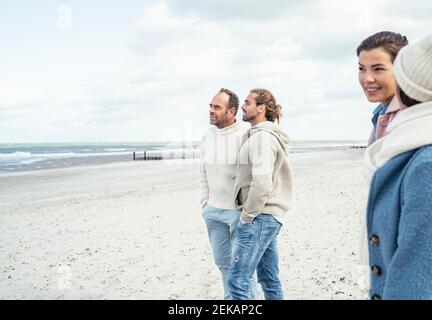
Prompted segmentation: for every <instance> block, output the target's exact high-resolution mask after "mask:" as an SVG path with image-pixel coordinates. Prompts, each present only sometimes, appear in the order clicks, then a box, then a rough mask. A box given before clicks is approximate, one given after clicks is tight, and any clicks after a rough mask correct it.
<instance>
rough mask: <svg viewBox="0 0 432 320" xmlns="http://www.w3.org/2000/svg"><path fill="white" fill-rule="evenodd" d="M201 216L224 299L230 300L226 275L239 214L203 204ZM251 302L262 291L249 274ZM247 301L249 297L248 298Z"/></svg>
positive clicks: (260, 294)
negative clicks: (220, 278)
mask: <svg viewBox="0 0 432 320" xmlns="http://www.w3.org/2000/svg"><path fill="white" fill-rule="evenodd" d="M202 215H203V218H204V220H205V223H206V225H207V231H208V236H209V240H210V245H211V247H212V250H213V259H214V261H215V263H216V265H217V266H218V268H219V270H220V272H221V275H222V282H223V287H224V299H227V300H229V299H231V295H230V293H229V290H228V274H229V267H230V264H231V256H232V240H233V238H234V232H235V229H236V226H237V222H238V219H239V217H240V212H238V211H231V210H223V209H218V208H213V207H211V206H209V205H208V204H205V205H204V207H203V209H202ZM250 286H251V296H250V298H251V299H252V300H259V299H260V296H262V290H261V289H260V286H259V284H258V281H257V277H256V273H255V272H252V274H251V284H250ZM248 299H249V296H248Z"/></svg>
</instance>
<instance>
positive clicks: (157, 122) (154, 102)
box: [0, 0, 432, 141]
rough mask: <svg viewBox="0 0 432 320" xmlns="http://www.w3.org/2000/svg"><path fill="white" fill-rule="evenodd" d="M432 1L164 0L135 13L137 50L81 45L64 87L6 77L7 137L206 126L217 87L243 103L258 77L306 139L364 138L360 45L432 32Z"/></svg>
mask: <svg viewBox="0 0 432 320" xmlns="http://www.w3.org/2000/svg"><path fill="white" fill-rule="evenodd" d="M428 9H429V11H431V10H430V9H432V8H431V3H430V2H429V1H428V2H426V1H410V3H408V4H407V3H405V2H402V1H401V0H397V1H390V0H383V1H380V2H377V1H372V0H364V1H362V2H361V4H359V5H356V6H353V5H349V4H347V3H346V2H342V1H340V0H329V1H327V0H326V1H307V2H305V3H304V2H298V1H296V2H294V1H282V0H281V1H269V2H266V3H265V4H264V3H263V2H262V1H255V0H254V1H246V0H245V1H225V0H224V1H216V0H214V1H213V0H212V1H206V2H203V1H194V0H187V1H171V0H168V1H159V2H157V3H155V4H152V5H150V6H148V7H146V8H145V10H143V13H142V15H141V16H140V18H139V19H138V20H137V21H130V28H131V29H130V34H132V35H133V36H132V37H131V41H130V48H129V50H130V51H129V53H128V54H127V55H124V56H119V57H118V58H117V57H115V56H114V55H113V54H112V53H111V55H110V56H109V59H107V58H106V54H107V53H108V52H107V50H108V49H107V46H104V47H103V49H102V48H101V49H100V51H97V46H92V51H89V52H87V53H86V51H85V50H80V48H79V47H77V48H75V51H74V52H81V51H82V55H83V57H84V58H83V60H85V61H86V63H85V64H84V65H83V66H85V67H82V68H81V69H80V63H79V60H77V61H74V64H73V69H74V70H73V71H75V72H76V74H79V77H75V78H74V79H76V83H75V82H73V81H72V80H71V79H68V78H67V76H68V74H67V73H65V74H63V75H62V74H61V73H55V72H51V74H52V75H55V77H58V78H55V79H54V80H55V81H54V82H55V83H54V85H53V79H52V78H53V77H51V79H50V81H41V82H40V83H36V81H35V80H33V79H35V76H33V78H32V82H33V83H34V85H33V86H29V81H27V82H25V81H24V80H23V81H22V82H20V80H19V78H14V81H11V84H9V85H7V86H6V85H5V83H6V81H2V82H0V98H1V99H0V139H1V141H11V140H14V141H19V140H21V141H23V140H27V141H31V140H34V139H39V140H46V141H52V140H56V141H61V140H68V141H85V140H87V141H97V140H104V141H106V140H112V141H121V140H124V141H125V140H133V141H138V140H160V137H162V136H174V137H178V136H181V135H185V134H183V133H184V132H186V131H188V130H189V131H191V130H190V128H194V129H193V131H194V132H195V133H194V134H190V133H188V134H187V135H188V136H198V135H199V132H201V131H202V130H203V128H205V127H206V126H208V119H207V113H208V103H209V101H210V99H211V98H212V96H213V95H214V94H215V93H216V92H217V90H219V89H220V88H221V87H228V88H230V89H232V90H234V91H236V92H237V93H238V94H239V98H240V100H241V101H242V100H243V99H244V97H245V96H246V95H247V93H248V90H249V89H251V88H254V87H258V86H259V87H266V88H268V89H270V90H271V91H273V92H274V94H275V96H276V98H277V99H278V100H279V102H280V103H281V104H282V106H283V114H284V118H283V121H282V125H283V126H284V128H285V129H286V131H287V132H288V134H289V135H290V136H292V137H294V138H296V139H302V138H307V139H312V138H314V137H317V138H318V137H325V138H350V137H351V138H365V139H366V138H367V135H368V132H369V126H370V121H369V117H370V111H371V109H372V106H370V105H369V103H367V101H366V99H365V98H364V97H363V94H362V92H361V89H360V87H359V85H358V83H357V61H356V60H357V58H356V55H355V50H356V47H357V46H358V44H359V43H360V41H361V40H362V39H364V38H365V37H367V36H369V35H370V34H372V33H374V32H377V31H381V30H393V31H398V32H401V33H403V34H406V35H407V36H408V38H409V39H410V40H412V41H415V40H417V39H418V38H420V37H422V36H424V35H426V33H427V32H428V30H432V20H430V19H429V16H428V15H427V14H425V12H426V11H427V10H428ZM74 12H78V10H75V11H74ZM119 14H121V13H119ZM76 18H77V19H76V20H78V18H79V17H76ZM74 30H75V29H74ZM113 36H114V35H113ZM127 36H128V37H129V35H127ZM115 39H117V38H113V40H112V45H113V47H114V49H119V50H118V52H123V51H122V50H121V49H120V47H118V48H117V47H115V46H116V40H115ZM94 41H97V39H94ZM84 47H85V46H84ZM113 52H116V51H113ZM88 56H91V57H92V58H91V59H88V60H86V59H85V57H88ZM96 57H100V60H99V62H98V65H97V68H91V66H92V65H93V62H92V61H93V60H95V59H96ZM104 57H105V58H104ZM49 58H50V59H52V64H53V65H54V66H56V65H59V64H61V63H64V61H67V59H66V58H65V57H64V56H63V57H62V59H60V58H57V57H56V56H55V55H53V56H52V57H49ZM104 59H105V60H104ZM0 63H1V62H0ZM26 63H27V65H31V62H29V61H26ZM0 67H1V64H0ZM47 68H48V66H47ZM34 70H41V68H35V69H34ZM24 74H25V72H23V71H22V72H21V73H20V75H24ZM69 74H70V73H69ZM71 84H73V85H71ZM35 128H36V129H35ZM185 128H189V129H185Z"/></svg>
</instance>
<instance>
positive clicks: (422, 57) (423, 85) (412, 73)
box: [393, 36, 432, 102]
mask: <svg viewBox="0 0 432 320" xmlns="http://www.w3.org/2000/svg"><path fill="white" fill-rule="evenodd" d="M393 71H394V74H395V77H396V81H397V82H398V84H399V86H400V87H401V89H402V90H403V91H404V92H405V93H406V94H407V95H408V96H409V97H410V98H412V99H414V100H417V101H420V102H426V101H432V36H428V37H426V38H424V39H423V40H421V41H419V42H417V43H414V44H410V45H407V46H406V47H403V48H402V49H401V50H400V51H399V54H398V55H397V57H396V60H395V62H394V65H393Z"/></svg>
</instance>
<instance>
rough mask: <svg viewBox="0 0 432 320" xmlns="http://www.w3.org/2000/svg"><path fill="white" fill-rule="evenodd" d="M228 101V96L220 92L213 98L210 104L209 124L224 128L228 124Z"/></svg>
mask: <svg viewBox="0 0 432 320" xmlns="http://www.w3.org/2000/svg"><path fill="white" fill-rule="evenodd" d="M228 100H229V96H228V95H227V94H226V93H224V92H222V93H218V94H217V95H215V96H214V98H213V100H212V101H211V103H210V124H212V125H214V126H216V127H218V128H224V127H226V126H227V123H228V112H229V110H228V109H229V108H228Z"/></svg>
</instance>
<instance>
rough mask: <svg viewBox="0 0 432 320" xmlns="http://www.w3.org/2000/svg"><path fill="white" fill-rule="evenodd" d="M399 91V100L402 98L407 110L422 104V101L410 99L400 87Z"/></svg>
mask: <svg viewBox="0 0 432 320" xmlns="http://www.w3.org/2000/svg"><path fill="white" fill-rule="evenodd" d="M397 90H398V93H399V98H400V100H401V102H402V103H403V104H404V105H405V106H407V108H409V107H412V106H414V105H416V104H419V103H421V102H420V101H417V100H414V99H413V98H410V97H408V95H407V94H406V93H405V92H404V91H403V90H402V89H401V87H399V86H398V88H397Z"/></svg>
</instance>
